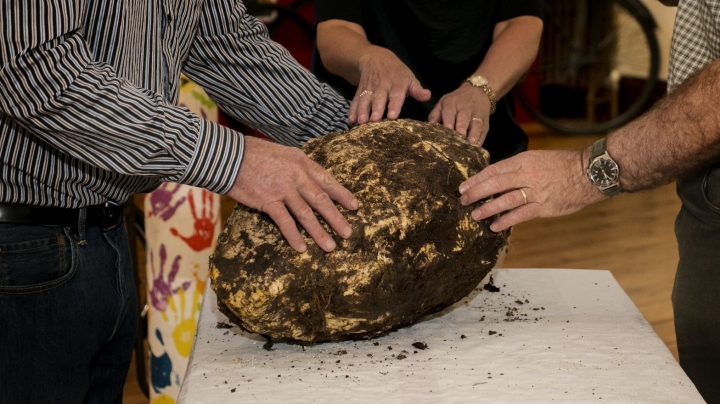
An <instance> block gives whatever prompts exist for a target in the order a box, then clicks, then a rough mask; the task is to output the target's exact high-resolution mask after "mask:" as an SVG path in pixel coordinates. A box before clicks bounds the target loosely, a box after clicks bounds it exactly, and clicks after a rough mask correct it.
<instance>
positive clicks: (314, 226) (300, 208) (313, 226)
mask: <svg viewBox="0 0 720 404" xmlns="http://www.w3.org/2000/svg"><path fill="white" fill-rule="evenodd" d="M320 195H322V193H319V194H317V195H314V196H313V197H315V198H317V199H318V201H312V202H313V203H320V202H319V200H320V199H322V197H321V196H320ZM307 196H310V195H307ZM325 196H326V197H327V195H325ZM311 199H312V198H311ZM328 199H329V198H328ZM308 202H309V201H307V199H306V198H305V197H303V196H302V195H301V194H296V195H292V196H290V197H288V198H287V199H286V200H285V204H286V205H287V207H288V208H289V209H290V212H292V214H293V216H294V217H295V220H297V222H298V223H299V224H300V226H302V228H303V229H305V231H306V232H307V234H308V235H309V236H310V238H312V239H313V240H314V241H315V244H317V245H318V247H320V248H321V249H322V250H323V251H325V252H330V251H332V250H334V249H335V247H337V244H336V243H335V240H333V238H332V237H331V236H330V234H328V232H327V231H325V229H324V228H323V227H322V225H321V224H320V222H319V221H318V219H317V216H315V212H314V211H313V209H312V208H311V207H310V206H309V205H308ZM333 207H334V206H333ZM336 210H337V209H336ZM338 214H339V213H338ZM281 231H282V229H281ZM283 234H285V233H283ZM288 242H290V239H289V238H288ZM291 245H292V244H291ZM298 251H299V250H298Z"/></svg>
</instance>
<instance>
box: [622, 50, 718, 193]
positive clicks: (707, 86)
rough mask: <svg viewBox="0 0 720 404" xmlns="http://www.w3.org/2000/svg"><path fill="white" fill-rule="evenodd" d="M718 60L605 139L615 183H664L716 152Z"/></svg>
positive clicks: (640, 186) (630, 186) (633, 186)
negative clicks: (617, 174) (616, 173)
mask: <svg viewBox="0 0 720 404" xmlns="http://www.w3.org/2000/svg"><path fill="white" fill-rule="evenodd" d="M719 101H720V60H718V61H715V62H713V63H712V64H710V65H709V66H707V67H705V68H704V69H703V70H701V71H700V72H699V73H698V74H697V75H696V76H695V77H692V78H690V79H689V80H687V81H686V82H685V83H684V84H683V85H682V86H680V87H679V88H678V89H677V90H675V91H674V92H673V93H671V94H670V95H668V96H667V97H665V99H663V100H662V101H661V102H659V103H658V104H657V105H656V106H655V108H653V110H652V111H651V112H650V113H648V114H646V115H644V116H643V117H641V118H640V119H637V120H635V121H634V122H632V123H631V124H629V125H627V126H625V127H624V128H622V129H621V130H619V131H618V132H616V133H615V134H613V135H612V136H610V137H609V138H608V150H609V152H610V154H611V155H612V156H613V158H615V159H616V160H617V161H618V164H619V165H620V168H621V170H622V171H621V178H620V181H621V185H622V186H623V188H624V189H626V190H627V191H631V192H632V191H640V190H644V189H649V188H653V187H656V186H659V185H663V184H666V183H668V182H670V181H672V180H674V179H675V178H677V177H679V176H681V175H683V174H686V173H688V172H690V171H692V170H694V169H696V168H698V167H703V166H707V165H708V164H711V163H712V162H714V161H716V160H717V159H718V156H720V116H719V115H718V111H717V105H718V102H719Z"/></svg>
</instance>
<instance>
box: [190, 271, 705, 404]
mask: <svg viewBox="0 0 720 404" xmlns="http://www.w3.org/2000/svg"><path fill="white" fill-rule="evenodd" d="M495 285H497V286H499V287H500V289H501V291H500V292H497V293H490V292H488V291H479V290H478V291H476V292H474V293H473V294H472V295H471V296H468V298H466V299H463V300H462V301H461V302H458V304H456V305H455V306H454V307H452V308H451V309H448V310H446V311H445V312H444V313H443V314H442V315H435V316H433V317H432V318H430V319H426V320H424V321H422V322H420V323H418V324H416V325H414V326H413V327H410V328H405V329H402V330H399V331H397V332H393V333H391V334H389V335H387V336H385V337H382V338H379V339H376V340H371V341H349V342H343V343H332V344H321V345H317V346H312V347H305V348H302V347H300V346H296V345H287V344H275V345H274V346H273V347H272V351H267V350H265V349H263V344H264V341H263V340H262V339H261V338H259V337H258V336H255V335H251V334H247V333H244V332H242V331H241V330H239V329H238V328H237V327H233V328H231V329H223V328H218V323H228V324H230V323H229V321H228V320H227V318H226V317H225V316H224V315H223V314H221V313H220V312H219V311H218V310H217V302H216V297H215V294H214V293H213V291H212V290H211V289H209V288H208V290H207V292H206V294H205V299H204V305H203V308H202V312H201V315H200V324H199V327H198V334H197V338H196V340H195V346H194V349H193V352H192V355H191V359H190V365H189V368H188V372H187V376H186V378H185V381H184V383H183V385H182V389H181V392H180V397H179V401H178V403H185V404H194V403H235V402H253V403H254V402H272V403H285V402H288V403H305V402H308V403H309V402H318V403H334V404H337V403H342V404H345V403H373V404H374V403H413V404H417V403H470V402H472V403H550V402H553V403H557V402H566V403H608V402H611V403H672V404H679V403H703V400H702V398H701V397H700V395H699V393H698V392H697V390H696V389H695V387H694V386H693V384H692V382H690V380H689V379H688V378H687V376H686V375H685V373H683V371H682V369H681V368H680V366H679V365H678V364H677V362H676V361H675V360H674V358H673V357H672V355H671V354H670V351H668V349H667V347H665V345H664V344H663V342H662V341H661V340H660V338H659V337H658V336H657V334H656V333H655V332H654V331H653V329H652V327H651V326H650V325H649V324H648V323H647V321H645V319H644V318H643V317H642V315H641V314H640V312H639V311H638V310H637V308H636V307H635V305H634V304H633V303H632V301H631V300H630V299H629V298H628V296H627V295H626V294H625V293H624V292H623V290H622V289H621V288H620V286H619V285H618V284H617V282H616V281H615V279H614V278H613V277H612V275H611V274H610V272H608V271H591V270H560V269H532V270H531V269H506V270H500V272H499V273H498V275H497V278H496V279H495ZM208 286H209V285H208ZM521 303H522V304H521ZM490 334H492V335H490ZM415 342H422V343H425V344H427V346H428V347H427V349H425V350H421V349H418V348H416V347H414V346H413V345H412V344H413V343H415ZM400 355H402V356H404V358H402V359H401V356H400Z"/></svg>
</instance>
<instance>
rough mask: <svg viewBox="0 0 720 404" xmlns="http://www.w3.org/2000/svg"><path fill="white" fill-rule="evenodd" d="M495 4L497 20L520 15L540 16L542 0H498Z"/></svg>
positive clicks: (505, 19)
mask: <svg viewBox="0 0 720 404" xmlns="http://www.w3.org/2000/svg"><path fill="white" fill-rule="evenodd" d="M495 4H496V7H497V8H496V9H495V10H496V18H495V21H497V22H500V21H507V20H510V19H512V18H515V17H522V16H535V17H538V18H542V9H543V0H499V1H496V2H495Z"/></svg>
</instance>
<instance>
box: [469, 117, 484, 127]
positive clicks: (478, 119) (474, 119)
mask: <svg viewBox="0 0 720 404" xmlns="http://www.w3.org/2000/svg"><path fill="white" fill-rule="evenodd" d="M471 121H479V122H480V125H482V124H483V120H482V119H480V118H472V119H471Z"/></svg>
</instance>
